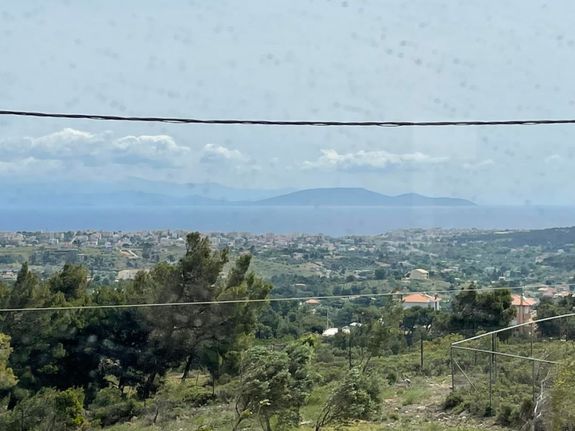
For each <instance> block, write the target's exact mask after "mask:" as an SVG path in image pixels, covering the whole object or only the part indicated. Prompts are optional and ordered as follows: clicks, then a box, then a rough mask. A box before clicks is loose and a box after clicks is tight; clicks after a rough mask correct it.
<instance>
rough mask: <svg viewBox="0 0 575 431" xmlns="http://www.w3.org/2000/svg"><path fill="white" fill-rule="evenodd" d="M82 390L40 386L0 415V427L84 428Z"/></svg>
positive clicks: (31, 430) (10, 430)
mask: <svg viewBox="0 0 575 431" xmlns="http://www.w3.org/2000/svg"><path fill="white" fill-rule="evenodd" d="M83 404H84V392H83V391H82V390H81V389H72V388H70V389H66V390H65V391H57V390H55V389H52V388H46V389H42V390H41V391H40V392H38V393H36V394H35V395H33V396H31V397H29V398H26V399H24V400H22V401H20V402H19V403H18V404H17V405H16V407H15V408H14V410H12V411H9V412H6V413H4V414H3V415H2V416H0V429H2V430H3V431H20V430H28V431H41V430H45V429H54V430H56V429H57V430H66V431H73V430H74V431H76V430H83V429H86V427H87V426H88V422H87V420H86V417H85V415H84V408H83Z"/></svg>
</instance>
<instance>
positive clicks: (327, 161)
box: [303, 149, 447, 171]
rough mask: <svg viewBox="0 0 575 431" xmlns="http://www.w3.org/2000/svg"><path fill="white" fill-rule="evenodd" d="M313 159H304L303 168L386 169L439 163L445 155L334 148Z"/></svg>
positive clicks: (443, 159) (444, 158)
mask: <svg viewBox="0 0 575 431" xmlns="http://www.w3.org/2000/svg"><path fill="white" fill-rule="evenodd" d="M321 153H322V154H321V156H320V157H319V158H318V159H317V160H315V161H305V162H304V163H303V168H305V169H313V168H320V169H329V170H341V171H369V170H386V169H390V168H394V167H401V166H403V167H414V166H417V165H422V164H433V163H441V162H444V161H446V160H447V158H446V157H432V156H429V155H427V154H423V153H420V152H414V153H403V154H396V153H390V152H388V151H383V150H381V151H364V150H360V151H357V152H355V153H338V152H337V151H336V150H334V149H323V150H321Z"/></svg>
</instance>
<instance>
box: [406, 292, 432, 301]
mask: <svg viewBox="0 0 575 431" xmlns="http://www.w3.org/2000/svg"><path fill="white" fill-rule="evenodd" d="M437 300H438V301H439V299H437ZM435 301H436V299H435V298H434V297H433V296H430V295H427V294H425V293H410V294H409V295H406V296H404V297H403V302H407V303H429V302H435Z"/></svg>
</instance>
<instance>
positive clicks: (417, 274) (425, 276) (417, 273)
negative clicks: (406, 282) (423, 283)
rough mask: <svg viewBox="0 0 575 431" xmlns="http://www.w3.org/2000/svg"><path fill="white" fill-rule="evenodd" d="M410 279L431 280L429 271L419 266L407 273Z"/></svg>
mask: <svg viewBox="0 0 575 431" xmlns="http://www.w3.org/2000/svg"><path fill="white" fill-rule="evenodd" d="M406 277H407V278H409V279H410V280H429V271H426V270H425V269H421V268H417V269H413V270H411V271H409V272H408V273H407V275H406Z"/></svg>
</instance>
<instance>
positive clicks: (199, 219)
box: [0, 206, 575, 236]
mask: <svg viewBox="0 0 575 431" xmlns="http://www.w3.org/2000/svg"><path fill="white" fill-rule="evenodd" d="M559 226H575V207H536V206H523V207H519V206H518V207H511V206H508V207H503V206H501V207H489V206H476V207H435V208H432V207H415V208H405V207H402V208H389V207H269V206H266V207H253V206H250V207H248V206H242V207H215V206H207V207H130V208H118V207H113V208H102V207H98V208H90V207H82V208H42V209H32V208H0V231H17V230H28V231H36V230H41V231H65V230H81V229H96V230H107V231H114V230H123V231H138V230H153V229H185V230H198V231H201V232H236V231H237V232H252V233H267V232H272V233H323V234H326V235H332V236H342V235H374V234H379V233H383V232H387V231H391V230H396V229H405V228H444V229H449V228H479V229H542V228H548V227H559Z"/></svg>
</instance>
